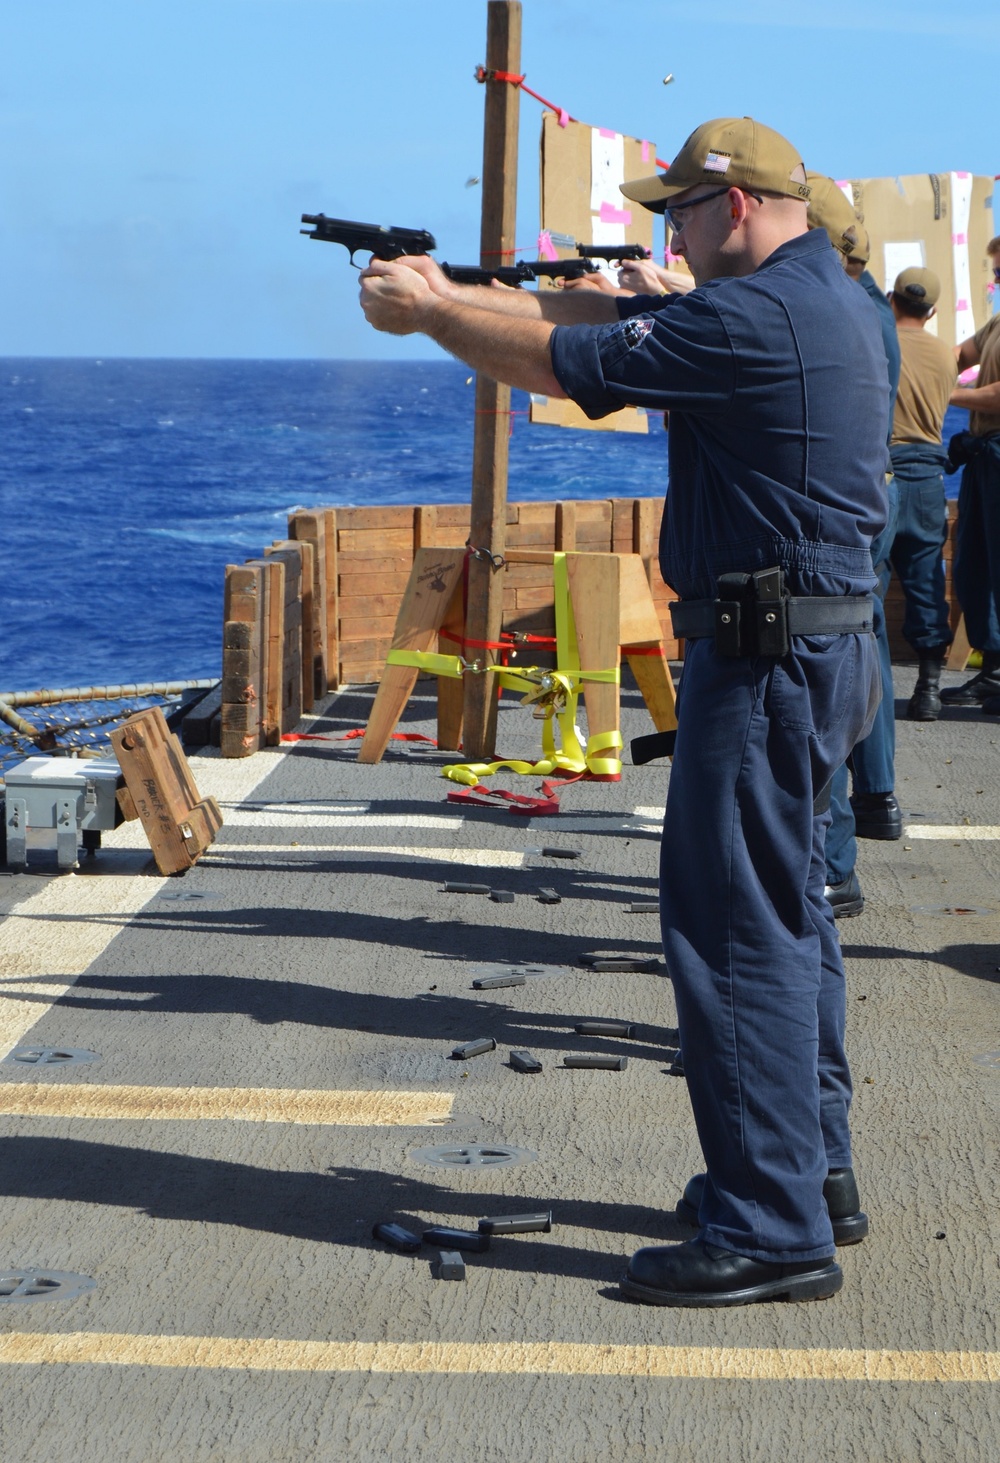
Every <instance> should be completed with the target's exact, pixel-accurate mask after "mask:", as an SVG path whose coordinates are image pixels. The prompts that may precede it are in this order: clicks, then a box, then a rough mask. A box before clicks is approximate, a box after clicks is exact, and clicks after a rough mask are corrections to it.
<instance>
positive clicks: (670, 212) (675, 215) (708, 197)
mask: <svg viewBox="0 0 1000 1463" xmlns="http://www.w3.org/2000/svg"><path fill="white" fill-rule="evenodd" d="M732 186H733V185H732V184H728V185H727V186H726V187H725V188H715V189H713V191H712V192H711V193H703V194H702V196H701V197H700V198H692V199H691V201H690V203H678V204H675V206H674V207H673V208H665V209H664V210H663V215H664V217H665V218H666V220H667V223H668V224H669V225H670V227H671V228H672V229H673V231H674V233H675V234H679V233H681V232H682V230H683V228H684V225H685V223H686V222H687V220H686V219H685V218H682V217H681V215H682V214H686V213H687V212H688V210H689V209H691V208H697V207H698V205H699V203H710V202H711V201H712V199H713V198H721V197H722V195H723V193H728V192H729V189H730V188H731V187H732ZM739 191H740V192H741V193H745V194H746V195H747V197H748V198H756V200H757V202H758V203H763V202H764V200H763V198H762V197H761V196H760V194H759V193H754V191H753V190H752V189H751V188H741V189H740V190H739Z"/></svg>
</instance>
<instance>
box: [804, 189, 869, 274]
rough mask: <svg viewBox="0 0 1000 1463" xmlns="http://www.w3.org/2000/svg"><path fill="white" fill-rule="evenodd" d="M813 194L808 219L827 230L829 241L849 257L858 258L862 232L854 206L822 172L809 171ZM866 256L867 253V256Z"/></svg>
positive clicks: (814, 226) (818, 227)
mask: <svg viewBox="0 0 1000 1463" xmlns="http://www.w3.org/2000/svg"><path fill="white" fill-rule="evenodd" d="M806 177H807V178H808V180H809V187H810V188H811V189H812V194H811V196H810V199H809V209H808V212H807V213H806V221H807V223H808V224H809V227H810V228H811V229H826V231H827V233H828V234H829V235H830V243H831V244H832V245H833V247H834V248H835V249H839V250H840V252H841V254H843V255H844V257H845V258H847V259H857V258H860V255H859V254H858V253H857V248H858V243H859V236H860V233H861V232H863V230H861V228H860V225H859V223H858V216H857V214H856V213H855V212H854V208H853V206H852V205H851V204H850V203H848V201H847V199H846V197H845V196H844V194H843V193H842V192H841V190H840V189H839V188H838V187H837V185H836V183H835V182H834V181H833V179H832V178H827V177H825V176H824V175H823V174H822V173H807V174H806ZM866 257H867V256H866Z"/></svg>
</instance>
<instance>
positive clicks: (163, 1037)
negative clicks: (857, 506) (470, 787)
mask: <svg viewBox="0 0 1000 1463" xmlns="http://www.w3.org/2000/svg"><path fill="white" fill-rule="evenodd" d="M896 674H897V697H899V698H900V699H899V701H898V702H897V713H898V715H899V717H900V718H902V717H903V716H904V714H905V710H904V709H905V698H906V696H907V695H908V694H909V689H910V685H911V682H912V676H913V672H912V670H909V669H906V668H901V669H898V670H897V672H896ZM946 679H947V680H948V681H949V682H951V681H954V680H956V679H958V678H957V677H953V676H949V677H947V678H946ZM369 704H370V695H369V693H368V692H367V691H349V690H348V691H344V692H341V693H340V694H338V695H336V696H332V697H330V698H329V699H328V700H327V701H326V702H325V703H324V704H323V706H322V708H321V711H320V714H319V715H317V716H315V717H312V718H307V719H306V721H305V722H304V723H303V724H302V726H301V727H300V731H308V732H311V733H316V734H328V735H331V736H335V735H338V734H340V733H342V732H343V731H344V730H346V729H348V728H351V727H355V726H358V725H361V724H363V722H364V719H365V716H366V714H367V708H368V706H369ZM640 705H641V704H640V702H639V699H638V696H637V694H636V693H635V692H634V691H631V692H629V691H626V692H624V693H623V723H624V730H625V733H626V740H627V737H628V735H629V734H630V733H632V734H635V733H638V732H640V731H643V730H648V723H647V721H646V718H645V716H644V714H643V713H642V711H641V709H640ZM432 713H433V704H432V701H431V699H430V691H429V688H428V684H427V683H422V686H421V691H420V694H419V695H418V696H417V697H416V698H415V699H414V701H413V702H411V705H410V707H409V709H408V714H407V722H406V728H405V729H406V730H408V731H419V732H424V733H426V734H428V735H433V719H432ZM500 726H501V736H500V741H501V746H502V749H503V750H504V752H505V754H507V755H511V754H513V755H531V753H532V751H533V749H535V748H536V747H537V735H538V733H537V724H536V723H534V722H533V721H532V720H531V718H530V716H529V715H528V713H527V712H526V711H524V710H521V709H520V708H518V707H517V706H516V702H514V703H512V705H511V707H508V706H507V701H506V700H505V701H504V709H503V710H502V711H501V715H500ZM897 733H898V749H897V792H898V794H899V798H900V802H901V803H902V805H903V808H904V810H905V815H906V834H905V836H904V838H903V839H902V840H901V841H900V842H898V843H873V842H865V843H862V844H860V845H859V873H860V876H861V879H862V883H863V887H864V892H865V894H866V896H867V901H868V902H867V906H866V909H865V911H864V913H863V915H861V916H860V917H859V918H856V919H851V920H845V921H841V922H840V925H839V929H840V934H841V938H842V943H843V948H844V954H845V957H846V965H847V972H848V1023H849V1025H848V1041H849V1050H850V1054H851V1059H852V1065H853V1070H854V1074H855V1082H856V1094H855V1106H854V1134H855V1143H856V1167H857V1172H858V1175H859V1181H860V1183H861V1186H862V1193H863V1202H864V1206H865V1208H866V1209H867V1210H868V1212H869V1214H870V1217H871V1235H870V1238H869V1239H868V1240H867V1241H866V1242H865V1243H864V1244H863V1245H861V1246H859V1247H857V1248H855V1249H848V1250H842V1251H841V1252H840V1255H839V1258H840V1262H841V1265H842V1267H843V1270H844V1274H845V1285H844V1289H843V1291H842V1292H841V1293H840V1294H839V1295H838V1296H836V1297H835V1298H833V1299H831V1300H829V1301H825V1302H823V1303H819V1304H808V1305H802V1304H799V1305H788V1304H763V1305H757V1306H752V1307H746V1308H737V1309H729V1310H702V1311H699V1310H664V1309H654V1308H647V1307H641V1306H635V1305H631V1304H627V1303H624V1302H623V1301H622V1300H621V1299H620V1297H619V1294H618V1290H617V1281H618V1278H619V1276H620V1274H621V1273H622V1270H623V1267H624V1261H625V1258H626V1257H627V1256H628V1255H629V1254H630V1253H631V1252H632V1250H633V1249H635V1248H636V1247H637V1246H639V1245H641V1244H644V1243H650V1242H661V1241H662V1242H669V1241H671V1240H679V1239H683V1238H686V1237H688V1235H689V1233H690V1232H689V1231H686V1230H683V1229H682V1228H681V1227H680V1226H679V1225H678V1224H677V1222H676V1221H675V1220H674V1218H673V1217H672V1208H673V1205H674V1203H675V1202H676V1200H677V1198H678V1197H679V1195H680V1192H681V1189H682V1188H683V1185H684V1183H685V1181H686V1179H687V1178H688V1176H689V1175H690V1174H691V1173H693V1172H695V1171H696V1170H697V1169H698V1168H699V1167H700V1166H701V1164H700V1156H699V1149H698V1144H697V1140H696V1136H695V1131H694V1125H693V1121H692V1118H691V1115H690V1111H689V1107H688V1103H687V1099H686V1090H685V1083H684V1081H683V1080H682V1079H681V1078H678V1077H676V1076H671V1075H669V1068H670V1064H671V1057H672V1055H673V1046H672V1043H671V1040H670V1035H671V1032H670V1029H671V1028H672V1027H673V1026H674V1024H675V1017H674V1007H673V1002H672V998H671V993H670V984H669V981H668V980H667V979H666V978H665V972H664V971H663V970H662V969H660V970H659V971H657V972H655V973H628V972H617V973H616V972H594V971H591V970H589V969H586V968H584V967H582V966H580V964H579V956H580V954H581V953H582V952H586V951H594V950H603V951H606V952H612V951H620V950H622V949H625V950H628V951H630V952H636V953H640V954H645V955H650V956H652V955H656V954H658V952H659V943H658V926H657V921H656V918H655V916H654V915H650V914H643V913H630V912H628V905H629V904H630V903H632V902H634V901H648V900H650V899H653V898H654V897H655V889H656V865H657V846H658V836H659V830H658V816H659V813H658V810H660V809H661V808H662V804H663V798H664V792H665V786H666V783H667V778H668V775H669V774H668V769H667V767H666V766H665V765H658V764H654V765H652V766H649V767H646V768H634V769H633V768H631V767H626V769H625V771H624V775H623V777H622V780H621V781H620V782H619V783H615V784H608V783H605V784H597V783H589V784H588V783H581V784H578V785H575V786H574V787H572V788H571V789H569V790H567V791H566V792H565V794H564V795H563V800H562V801H563V807H564V809H565V811H564V812H562V813H561V814H559V815H558V816H557V817H550V818H539V819H527V818H521V817H517V816H514V815H512V814H511V813H510V812H508V811H506V810H504V809H499V810H497V811H494V810H492V809H488V808H477V807H473V806H468V807H461V806H456V805H455V804H450V803H448V802H446V800H445V797H446V792H447V790H448V788H449V784H448V783H446V782H444V781H442V780H441V779H440V778H439V776H438V773H439V768H440V765H441V764H442V762H443V761H445V760H452V759H450V758H448V759H446V758H445V756H444V754H441V753H438V752H437V751H436V750H435V749H433V748H430V747H426V746H421V744H419V743H394V744H393V749H392V750H391V751H390V753H389V754H388V755H387V757H386V759H385V761H384V762H383V763H382V764H381V765H380V766H378V767H361V766H359V765H358V764H357V762H356V760H355V758H356V746H357V744H356V743H354V742H342V741H341V742H338V741H329V740H328V741H321V740H316V741H300V742H297V743H292V744H286V745H284V746H282V747H281V748H280V749H273V750H269V751H265V752H261V753H259V754H258V755H256V756H254V757H253V758H250V759H248V760H246V761H235V762H233V761H223V760H221V759H220V758H219V756H218V755H217V754H214V753H211V752H208V751H206V753H205V754H204V755H196V756H193V757H192V758H191V765H192V769H193V772H194V776H195V780H196V781H197V783H198V785H199V788H200V790H201V791H202V792H203V793H212V794H214V795H215V796H216V797H217V798H218V799H219V800H220V802H221V803H222V805H223V813H224V815H225V818H226V822H225V825H224V827H223V829H222V832H221V834H220V836H219V839H218V841H217V842H216V844H215V845H214V846H213V847H212V849H211V850H210V851H209V853H208V854H206V855H205V857H204V858H203V859H202V861H201V862H200V863H199V864H198V865H197V866H196V867H195V868H194V869H193V870H192V871H191V872H190V873H188V874H187V875H185V876H184V877H183V878H174V879H166V878H162V877H161V876H159V875H158V874H157V872H156V870H155V867H154V866H153V865H152V864H151V861H150V858H149V850H148V848H147V847H146V846H145V844H144V842H143V841H142V835H141V831H140V830H139V828H138V825H137V824H130V825H125V826H124V827H123V828H121V829H119V830H118V831H117V832H116V833H114V834H112V835H107V836H106V838H105V847H104V848H103V849H102V850H101V852H100V853H99V854H98V855H97V856H96V857H94V858H92V859H89V860H88V861H87V862H86V863H85V864H84V865H83V866H82V867H81V868H80V870H79V872H78V873H76V874H73V875H64V876H59V875H57V874H56V872H55V858H54V854H53V855H51V856H50V855H45V854H35V853H33V854H32V861H31V863H30V865H29V868H30V870H31V871H30V872H29V873H28V874H27V875H20V876H0V915H2V916H3V918H2V921H0V994H2V1000H0V1038H2V1043H3V1052H4V1053H6V1052H9V1051H10V1050H11V1049H13V1048H16V1047H23V1046H25V1045H26V1044H28V1043H30V1044H32V1045H34V1046H37V1047H39V1048H53V1049H54V1048H59V1047H61V1046H66V1047H69V1048H73V1049H81V1050H89V1051H91V1052H94V1053H97V1054H99V1060H98V1061H93V1062H90V1063H86V1064H81V1065H62V1066H60V1065H58V1064H53V1065H49V1066H44V1067H43V1066H34V1067H25V1066H19V1065H11V1064H10V1063H5V1064H2V1065H0V1192H2V1195H3V1200H2V1207H0V1214H2V1220H3V1222H2V1230H0V1233H2V1245H0V1252H2V1253H0V1264H3V1265H8V1266H12V1267H14V1268H13V1269H12V1270H10V1271H8V1272H4V1273H7V1274H11V1275H13V1274H16V1273H17V1267H18V1266H36V1267H42V1268H50V1269H52V1270H57V1271H66V1272H76V1273H79V1274H82V1275H85V1276H87V1277H90V1278H91V1279H92V1280H93V1281H95V1282H96V1284H95V1285H94V1287H93V1288H92V1289H89V1290H86V1291H85V1292H84V1293H82V1294H80V1295H78V1296H77V1297H76V1298H73V1299H61V1298H59V1297H58V1296H57V1297H55V1298H52V1299H45V1300H39V1301H37V1302H26V1301H8V1302H0V1322H2V1324H0V1376H2V1380H3V1385H4V1389H5V1395H6V1396H7V1399H8V1400H7V1404H6V1406H4V1407H3V1409H2V1410H0V1451H2V1455H3V1456H4V1457H7V1458H14V1457H17V1458H19V1459H21V1460H23V1463H62V1460H63V1459H65V1460H67V1463H69V1460H73V1463H107V1460H109V1459H110V1460H114V1463H188V1460H191V1463H195V1460H197V1463H217V1460H218V1463H258V1460H259V1463H265V1460H266V1463H286V1460H287V1463H298V1460H305V1459H331V1460H334V1459H337V1460H339V1459H350V1460H352V1463H367V1460H373V1463H374V1460H387V1459H389V1460H395V1459H400V1460H407V1463H411V1460H416V1459H421V1460H423V1459H427V1460H435V1463H436V1460H439V1459H462V1460H490V1463H492V1460H500V1459H504V1460H510V1463H528V1460H531V1463H540V1460H549V1459H553V1460H555V1459H561V1458H564V1457H573V1458H574V1459H576V1460H578V1463H591V1460H593V1463H597V1460H605V1459H613V1460H615V1463H625V1460H633V1459H634V1460H640V1459H641V1460H645V1459H657V1460H664V1463H667V1460H678V1463H679V1460H685V1463H686V1460H690V1459H699V1460H700V1459H711V1460H713V1463H743V1460H758V1459H759V1460H768V1463H770V1460H775V1459H786V1460H788V1463H806V1460H809V1463H812V1460H814V1459H816V1458H823V1457H826V1456H828V1455H829V1456H833V1457H836V1458H837V1459H838V1460H839V1463H875V1460H879V1463H885V1460H893V1463H924V1460H926V1463H945V1460H948V1463H979V1460H984V1463H985V1460H987V1459H990V1458H992V1457H994V1456H995V1448H996V1443H995V1438H996V1436H997V1434H998V1431H1000V1404H998V1390H1000V1389H998V1385H997V1384H998V1383H1000V1356H998V1354H997V1312H998V1301H1000V1277H998V1268H997V1254H998V1250H997V1241H998V1233H1000V1219H998V1213H1000V1205H998V1174H1000V1166H998V1162H997V1157H998V1155H997V1149H998V1131H1000V1124H998V1117H1000V1051H998V1048H1000V1034H998V1030H997V991H998V986H997V982H998V980H1000V976H998V973H997V972H998V967H1000V948H998V935H997V931H998V926H1000V915H998V912H997V911H998V909H1000V894H998V891H1000V778H998V776H997V765H998V764H997V744H998V742H1000V725H998V724H997V722H996V721H989V720H987V719H985V718H983V717H982V716H980V715H979V714H978V713H976V712H970V711H957V710H953V711H949V712H946V714H945V716H944V717H943V718H942V720H941V721H940V722H938V723H936V724H931V725H915V724H912V723H909V722H907V721H905V720H902V719H901V720H899V721H898V723H897ZM523 782H524V783H525V784H526V786H529V787H530V786H533V785H534V784H533V783H530V782H529V781H528V780H527V779H524V780H523ZM507 785H512V784H511V783H508V784H507ZM548 845H554V846H560V847H563V848H565V849H578V850H580V853H581V857H579V858H578V859H573V860H561V859H555V858H551V857H548V856H543V855H541V854H539V853H538V852H532V850H537V849H539V848H541V847H542V846H548ZM456 879H457V880H465V881H476V882H482V883H486V884H489V885H490V886H491V887H492V888H496V889H503V890H508V891H511V892H513V894H514V895H515V900H514V902H513V903H496V902H492V901H490V900H489V899H486V898H483V897H481V896H476V895H469V894H458V893H445V892H443V885H444V883H445V882H446V881H448V880H456ZM540 888H552V889H555V890H556V891H557V892H558V893H559V894H560V895H561V902H560V903H558V904H543V903H540V902H539V901H538V899H537V893H538V890H539V889H540ZM949 911H952V912H949ZM954 911H965V912H964V913H958V912H954ZM505 963H518V964H523V965H527V966H530V967H531V968H532V970H533V971H534V972H535V973H533V974H531V975H530V976H529V979H528V980H527V982H526V983H525V984H524V985H522V986H518V987H513V988H502V989H496V990H484V991H478V990H473V989H472V980H473V979H474V978H475V977H476V975H477V974H482V973H483V970H484V969H485V968H487V967H492V966H495V965H497V964H505ZM584 1017H617V1018H622V1019H627V1020H630V1021H634V1022H636V1023H637V1024H638V1029H637V1032H636V1035H635V1036H634V1037H633V1038H632V1039H628V1040H626V1039H617V1038H588V1037H581V1036H578V1035H576V1034H575V1033H574V1030H573V1026H574V1022H575V1021H577V1020H579V1019H580V1018H584ZM481 1036H485V1037H493V1038H494V1039H495V1040H496V1042H497V1050H496V1051H495V1052H492V1053H489V1054H487V1055H484V1056H479V1057H476V1058H474V1059H470V1060H468V1061H465V1062H459V1061H455V1060H452V1059H451V1057H450V1053H451V1050H452V1048H453V1047H454V1046H455V1044H456V1043H458V1042H462V1041H467V1040H470V1039H473V1038H477V1037H481ZM521 1047H526V1048H528V1049H529V1050H531V1051H532V1052H533V1053H534V1054H535V1055H536V1056H537V1057H538V1058H539V1059H540V1060H541V1062H542V1064H543V1071H542V1072H541V1073H540V1074H537V1075H531V1076H529V1075H525V1074H521V1073H518V1072H516V1071H514V1070H512V1069H511V1067H510V1066H509V1064H508V1053H509V1051H510V1049H511V1048H521ZM598 1049H600V1050H607V1051H610V1052H611V1053H613V1054H614V1055H627V1056H628V1058H629V1061H628V1066H627V1069H626V1070H624V1071H587V1070H582V1071H572V1070H568V1069H566V1068H564V1067H563V1066H562V1065H561V1062H562V1056H563V1055H564V1054H565V1053H567V1052H580V1051H588V1050H590V1051H595V1050H598ZM0 1055H2V1053H0ZM469 1144H480V1145H484V1146H486V1147H487V1148H492V1149H494V1150H496V1149H498V1148H501V1149H502V1148H504V1147H505V1146H507V1147H512V1148H516V1149H522V1150H527V1151H528V1153H529V1155H531V1156H530V1157H529V1159H528V1161H524V1162H520V1163H515V1164H510V1165H492V1164H486V1165H483V1166H475V1167H457V1168H456V1167H443V1168H442V1167H428V1166H424V1165H422V1164H421V1163H419V1162H418V1161H417V1160H416V1159H415V1158H414V1156H413V1155H414V1151H415V1150H417V1149H419V1148H423V1147H427V1146H432V1145H446V1146H450V1147H452V1148H455V1147H462V1146H466V1145H469ZM539 1209H546V1210H547V1209H551V1210H552V1212H553V1228H552V1231H551V1233H543V1234H525V1235H513V1236H509V1237H504V1238H495V1239H494V1240H493V1242H492V1245H491V1248H490V1250H489V1252H488V1253H486V1254H481V1255H477V1254H470V1255H468V1256H467V1257H466V1268H467V1275H466V1279H465V1280H464V1281H462V1282H457V1283H456V1282H451V1281H445V1280H441V1279H438V1278H436V1275H435V1273H434V1270H433V1266H432V1263H431V1262H432V1261H433V1260H434V1259H435V1258H436V1251H435V1250H432V1249H430V1248H428V1247H426V1246H425V1247H423V1248H422V1250H421V1251H420V1252H419V1253H418V1254H417V1255H416V1256H407V1255H403V1254H399V1253H395V1252H393V1251H390V1250H389V1249H387V1248H386V1247H385V1246H383V1245H381V1244H378V1243H376V1242H375V1241H374V1240H373V1239H372V1236H371V1229H372V1225H373V1223H375V1222H377V1221H379V1220H397V1221H399V1222H402V1223H403V1224H406V1225H408V1226H410V1227H415V1228H417V1229H418V1230H419V1229H420V1228H421V1227H424V1226H426V1225H427V1224H430V1223H442V1224H447V1225H453V1226H459V1227H466V1228H468V1227H472V1228H474V1227H475V1223H476V1221H477V1219H478V1218H479V1217H480V1216H483V1215H490V1214H502V1213H509V1212H511V1211H523V1210H539Z"/></svg>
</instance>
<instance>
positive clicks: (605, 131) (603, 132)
mask: <svg viewBox="0 0 1000 1463" xmlns="http://www.w3.org/2000/svg"><path fill="white" fill-rule="evenodd" d="M597 130H598V132H599V133H600V134H601V136H602V137H617V136H618V133H617V132H612V131H611V130H610V128H608V127H598V129H597Z"/></svg>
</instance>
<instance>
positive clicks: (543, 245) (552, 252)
mask: <svg viewBox="0 0 1000 1463" xmlns="http://www.w3.org/2000/svg"><path fill="white" fill-rule="evenodd" d="M538 257H539V259H558V258H559V255H558V254H557V253H556V248H555V245H554V244H553V242H552V235H551V234H550V233H549V231H548V229H542V232H541V233H540V234H539V235H538Z"/></svg>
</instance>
